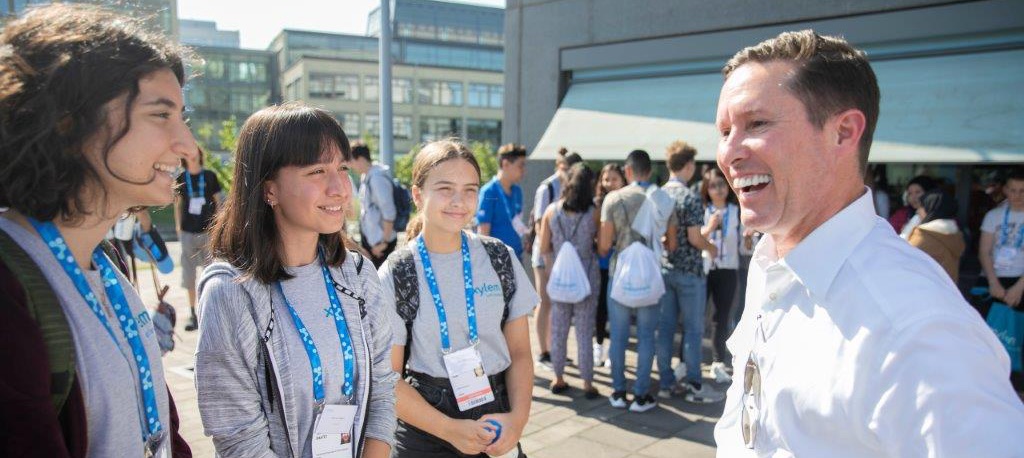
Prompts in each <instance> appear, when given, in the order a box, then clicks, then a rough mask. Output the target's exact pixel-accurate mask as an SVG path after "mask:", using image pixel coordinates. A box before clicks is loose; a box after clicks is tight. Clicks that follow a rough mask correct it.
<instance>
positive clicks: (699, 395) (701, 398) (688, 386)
mask: <svg viewBox="0 0 1024 458" xmlns="http://www.w3.org/2000/svg"><path fill="white" fill-rule="evenodd" d="M682 387H683V389H685V390H686V395H685V396H683V399H686V400H687V401H688V402H693V403H697V404H711V403H714V402H719V401H721V400H723V399H725V395H724V394H722V393H720V392H718V391H717V390H715V389H714V388H711V385H708V384H707V383H701V384H700V387H699V388H698V387H697V386H696V384H694V383H693V382H690V381H684V382H682Z"/></svg>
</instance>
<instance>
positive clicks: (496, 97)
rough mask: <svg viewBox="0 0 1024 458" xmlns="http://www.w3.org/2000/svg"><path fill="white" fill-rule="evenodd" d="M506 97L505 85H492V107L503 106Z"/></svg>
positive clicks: (490, 104)
mask: <svg viewBox="0 0 1024 458" xmlns="http://www.w3.org/2000/svg"><path fill="white" fill-rule="evenodd" d="M504 99H505V86H499V85H491V97H490V103H489V104H488V106H490V107H491V108H501V106H502V104H503V103H504Z"/></svg>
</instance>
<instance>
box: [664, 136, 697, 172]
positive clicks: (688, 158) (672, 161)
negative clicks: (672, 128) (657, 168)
mask: <svg viewBox="0 0 1024 458" xmlns="http://www.w3.org/2000/svg"><path fill="white" fill-rule="evenodd" d="M696 157H697V148H694V147H693V146H690V144H689V143H686V142H684V141H682V140H676V141H674V142H672V144H671V145H668V148H666V149H665V162H666V163H667V164H668V170H669V171H670V172H672V173H675V172H678V171H680V170H682V169H683V167H686V164H689V163H690V162H692V161H693V159H694V158H696Z"/></svg>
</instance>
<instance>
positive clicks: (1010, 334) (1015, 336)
mask: <svg viewBox="0 0 1024 458" xmlns="http://www.w3.org/2000/svg"><path fill="white" fill-rule="evenodd" d="M977 289H978V288H975V289H972V290H971V293H972V294H976V291H975V290H977ZM977 292H978V293H980V291H977ZM987 293H988V291H987V290H986V291H985V294H986V295H987ZM985 322H986V323H988V327H990V328H992V332H994V333H995V334H996V337H997V338H999V342H1002V344H1003V347H1005V348H1006V352H1007V353H1009V354H1010V368H1011V369H1012V370H1013V371H1014V372H1020V371H1021V370H1022V369H1024V367H1021V344H1022V343H1024V313H1022V312H1019V311H1016V310H1014V309H1012V308H1010V307H1009V306H1007V305H1006V304H1004V303H1002V302H998V301H995V300H993V301H992V308H990V309H989V311H988V316H987V317H985Z"/></svg>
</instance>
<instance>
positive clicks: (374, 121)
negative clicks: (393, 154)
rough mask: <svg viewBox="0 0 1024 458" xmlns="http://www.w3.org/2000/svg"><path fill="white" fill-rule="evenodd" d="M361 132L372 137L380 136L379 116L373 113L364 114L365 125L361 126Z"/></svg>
mask: <svg viewBox="0 0 1024 458" xmlns="http://www.w3.org/2000/svg"><path fill="white" fill-rule="evenodd" d="M363 132H367V133H369V134H370V136H372V137H380V116H377V115H375V114H368V115H366V125H364V126H363Z"/></svg>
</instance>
